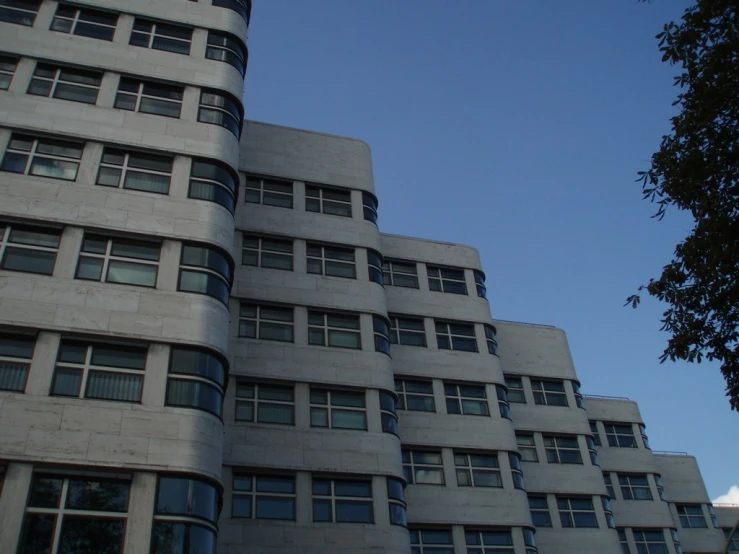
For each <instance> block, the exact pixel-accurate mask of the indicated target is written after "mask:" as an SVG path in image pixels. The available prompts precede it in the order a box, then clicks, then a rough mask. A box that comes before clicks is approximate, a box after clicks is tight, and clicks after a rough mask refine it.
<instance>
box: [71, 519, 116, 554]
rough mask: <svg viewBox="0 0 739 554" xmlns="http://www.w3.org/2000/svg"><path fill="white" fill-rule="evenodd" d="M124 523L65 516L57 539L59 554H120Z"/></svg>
mask: <svg viewBox="0 0 739 554" xmlns="http://www.w3.org/2000/svg"><path fill="white" fill-rule="evenodd" d="M124 527H125V525H124V522H123V520H120V519H104V518H97V517H89V516H71V515H65V516H64V520H63V523H62V532H61V537H60V539H59V553H60V554H120V553H121V552H123V532H124Z"/></svg>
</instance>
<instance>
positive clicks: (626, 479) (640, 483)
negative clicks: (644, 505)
mask: <svg viewBox="0 0 739 554" xmlns="http://www.w3.org/2000/svg"><path fill="white" fill-rule="evenodd" d="M618 484H619V485H621V497H622V498H623V499H624V500H652V491H651V490H650V489H649V480H648V479H647V476H646V475H643V474H642V475H628V474H623V473H619V474H618Z"/></svg>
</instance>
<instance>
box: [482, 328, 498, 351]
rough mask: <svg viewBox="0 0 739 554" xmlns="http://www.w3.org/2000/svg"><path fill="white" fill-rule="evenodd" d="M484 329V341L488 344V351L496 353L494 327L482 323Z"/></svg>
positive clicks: (496, 345) (496, 343) (496, 344)
mask: <svg viewBox="0 0 739 554" xmlns="http://www.w3.org/2000/svg"><path fill="white" fill-rule="evenodd" d="M482 327H483V329H485V342H486V343H487V345H488V352H489V353H490V354H493V355H496V354H497V353H498V341H497V340H495V327H493V326H492V325H483V326H482Z"/></svg>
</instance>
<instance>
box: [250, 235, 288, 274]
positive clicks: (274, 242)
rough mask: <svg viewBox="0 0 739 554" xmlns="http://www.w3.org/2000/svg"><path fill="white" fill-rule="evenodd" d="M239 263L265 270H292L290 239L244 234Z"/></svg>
mask: <svg viewBox="0 0 739 554" xmlns="http://www.w3.org/2000/svg"><path fill="white" fill-rule="evenodd" d="M241 263H242V264H243V265H251V266H254V267H264V268H267V269H282V270H284V271H292V270H293V241H292V239H275V238H270V237H260V236H257V235H250V234H247V233H244V245H243V248H242V251H241Z"/></svg>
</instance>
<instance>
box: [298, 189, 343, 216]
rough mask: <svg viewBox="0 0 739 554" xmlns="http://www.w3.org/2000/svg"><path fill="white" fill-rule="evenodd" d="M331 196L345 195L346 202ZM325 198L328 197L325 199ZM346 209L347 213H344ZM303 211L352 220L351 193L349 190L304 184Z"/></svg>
mask: <svg viewBox="0 0 739 554" xmlns="http://www.w3.org/2000/svg"><path fill="white" fill-rule="evenodd" d="M332 194H333V195H336V196H343V195H346V196H347V197H348V200H342V199H338V198H331V197H330V195H332ZM327 196H329V197H328V198H327ZM309 206H310V207H309ZM347 208H348V212H346V210H347ZM327 209H328V211H327ZM339 210H343V211H344V212H345V213H342V212H341V211H339ZM305 211H306V212H312V213H319V214H324V215H335V216H339V217H348V218H352V217H353V210H352V191H351V189H340V188H336V187H327V186H324V185H317V184H313V183H306V184H305Z"/></svg>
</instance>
